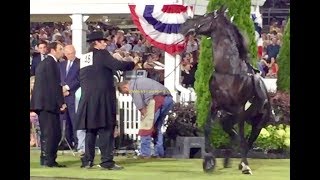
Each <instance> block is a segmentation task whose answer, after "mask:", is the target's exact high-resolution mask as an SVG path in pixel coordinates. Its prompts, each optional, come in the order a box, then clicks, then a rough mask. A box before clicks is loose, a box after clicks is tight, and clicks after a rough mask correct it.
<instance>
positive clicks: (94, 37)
mask: <svg viewBox="0 0 320 180" xmlns="http://www.w3.org/2000/svg"><path fill="white" fill-rule="evenodd" d="M96 40H107V38H105V37H104V36H103V32H102V31H94V32H92V33H91V34H89V35H88V36H87V42H92V41H96Z"/></svg>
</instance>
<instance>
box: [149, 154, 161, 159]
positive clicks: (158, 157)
mask: <svg viewBox="0 0 320 180" xmlns="http://www.w3.org/2000/svg"><path fill="white" fill-rule="evenodd" d="M151 158H152V159H160V158H161V157H160V156H155V155H152V156H151Z"/></svg>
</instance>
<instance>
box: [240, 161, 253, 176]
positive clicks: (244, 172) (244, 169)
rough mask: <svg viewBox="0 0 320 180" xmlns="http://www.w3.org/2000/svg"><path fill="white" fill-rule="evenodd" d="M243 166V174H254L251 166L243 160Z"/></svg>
mask: <svg viewBox="0 0 320 180" xmlns="http://www.w3.org/2000/svg"><path fill="white" fill-rule="evenodd" d="M241 166H242V174H250V175H252V171H251V168H250V167H249V166H248V165H246V164H244V163H243V162H242V163H241Z"/></svg>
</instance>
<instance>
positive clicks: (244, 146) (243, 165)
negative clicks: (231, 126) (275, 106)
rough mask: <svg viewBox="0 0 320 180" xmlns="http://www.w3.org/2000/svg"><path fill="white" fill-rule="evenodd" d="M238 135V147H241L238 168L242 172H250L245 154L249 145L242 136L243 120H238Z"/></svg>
mask: <svg viewBox="0 0 320 180" xmlns="http://www.w3.org/2000/svg"><path fill="white" fill-rule="evenodd" d="M239 136H240V147H241V162H240V164H239V169H240V170H241V171H242V173H243V174H252V171H251V169H250V167H249V163H248V160H247V155H248V152H249V147H248V143H247V140H246V138H245V137H244V121H243V120H241V121H240V122H239Z"/></svg>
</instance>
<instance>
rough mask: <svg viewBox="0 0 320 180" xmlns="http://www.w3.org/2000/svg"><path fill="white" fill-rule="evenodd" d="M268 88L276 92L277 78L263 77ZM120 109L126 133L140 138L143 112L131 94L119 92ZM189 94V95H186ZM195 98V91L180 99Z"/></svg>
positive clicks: (133, 137) (131, 136) (130, 136)
mask: <svg viewBox="0 0 320 180" xmlns="http://www.w3.org/2000/svg"><path fill="white" fill-rule="evenodd" d="M263 81H264V83H265V85H266V87H267V90H268V91H269V92H275V91H276V90H277V84H276V82H277V79H263ZM117 96H118V103H119V106H118V107H119V109H122V110H123V117H120V113H118V119H123V120H124V122H123V124H124V132H123V133H124V134H126V135H127V136H128V137H129V138H130V139H133V140H139V139H140V138H139V136H138V130H139V126H140V119H141V114H140V112H139V110H138V109H137V108H136V106H135V105H134V104H133V102H132V98H131V96H129V95H122V94H117ZM186 96H188V97H186ZM187 99H188V100H190V99H191V100H195V95H194V92H192V93H191V94H190V95H183V96H181V97H180V101H182V102H183V101H185V100H187Z"/></svg>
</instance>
